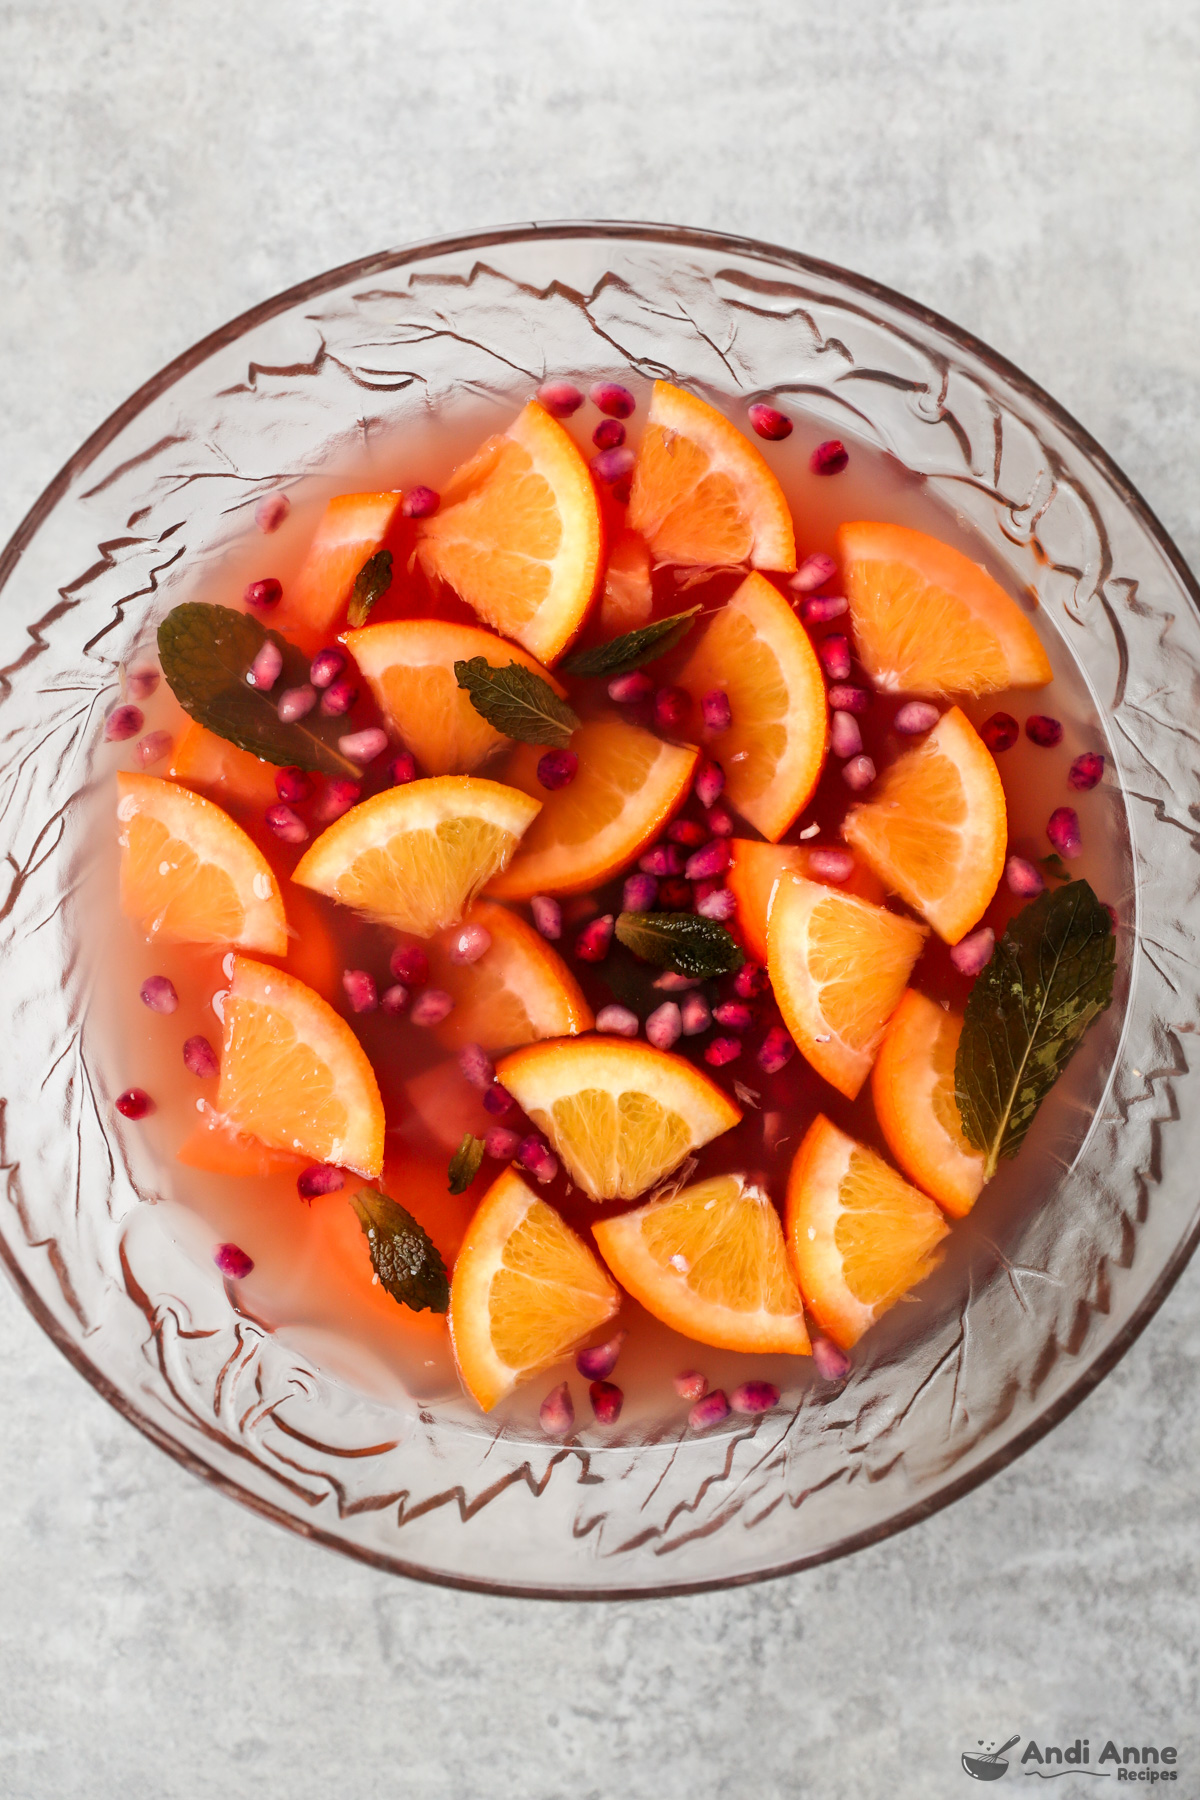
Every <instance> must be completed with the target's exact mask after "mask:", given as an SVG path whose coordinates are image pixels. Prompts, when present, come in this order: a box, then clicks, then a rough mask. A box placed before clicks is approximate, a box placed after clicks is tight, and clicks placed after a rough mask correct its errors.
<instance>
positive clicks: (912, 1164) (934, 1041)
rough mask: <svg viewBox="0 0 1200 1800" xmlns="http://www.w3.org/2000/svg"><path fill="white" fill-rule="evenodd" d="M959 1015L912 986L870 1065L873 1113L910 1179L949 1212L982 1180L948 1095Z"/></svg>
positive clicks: (963, 1209) (966, 1203)
mask: <svg viewBox="0 0 1200 1800" xmlns="http://www.w3.org/2000/svg"><path fill="white" fill-rule="evenodd" d="M962 1026H963V1022H962V1019H961V1018H960V1017H959V1015H958V1014H957V1013H952V1012H943V1010H942V1008H941V1007H940V1006H938V1005H937V1004H936V1003H935V1002H934V1001H932V1000H930V999H928V998H927V996H926V995H924V994H918V993H917V992H916V991H915V990H914V989H912V988H910V989H909V991H908V993H907V994H905V996H904V998H903V1000H901V1002H900V1004H899V1006H898V1007H897V1008H896V1010H895V1012H894V1013H893V1014H892V1016H891V1019H890V1020H889V1022H888V1028H887V1030H886V1031H885V1033H884V1035H883V1042H882V1044H881V1045H880V1046H879V1055H878V1056H877V1057H876V1059H875V1067H874V1069H873V1070H872V1071H871V1097H872V1099H873V1100H874V1102H875V1117H876V1118H877V1119H878V1120H879V1128H880V1130H881V1131H882V1132H883V1135H884V1138H885V1139H886V1141H887V1147H888V1149H889V1150H890V1151H891V1153H892V1155H893V1156H894V1157H895V1159H896V1161H897V1162H898V1163H899V1164H900V1167H901V1168H902V1169H903V1170H904V1173H905V1174H906V1175H907V1176H908V1178H909V1180H910V1181H915V1182H916V1184H917V1186H918V1187H919V1188H922V1189H923V1190H924V1192H925V1193H927V1194H929V1195H930V1196H931V1197H932V1198H933V1199H934V1200H936V1201H937V1203H938V1205H939V1206H940V1207H941V1209H942V1211H943V1212H946V1213H949V1215H950V1217H951V1218H952V1219H961V1218H963V1217H965V1215H966V1214H967V1213H969V1212H970V1210H971V1208H972V1207H973V1206H974V1204H975V1202H976V1200H977V1199H978V1198H979V1190H980V1189H981V1188H982V1186H983V1181H984V1174H983V1154H982V1152H981V1151H979V1150H976V1149H974V1148H973V1147H972V1146H971V1144H969V1143H968V1141H967V1139H966V1137H965V1136H964V1134H963V1128H962V1119H961V1117H960V1115H959V1110H958V1103H957V1101H956V1100H955V1098H954V1061H955V1057H956V1056H957V1055H958V1040H959V1038H960V1037H961V1036H962Z"/></svg>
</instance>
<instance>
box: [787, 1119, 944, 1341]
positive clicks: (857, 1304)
mask: <svg viewBox="0 0 1200 1800" xmlns="http://www.w3.org/2000/svg"><path fill="white" fill-rule="evenodd" d="M948 1230H949V1226H948V1225H947V1224H946V1221H945V1219H944V1218H943V1217H942V1215H941V1213H940V1212H939V1211H938V1209H937V1207H936V1206H935V1205H934V1203H933V1201H932V1200H930V1199H928V1198H927V1196H926V1195H924V1194H922V1193H919V1192H918V1191H917V1189H916V1188H915V1187H910V1186H909V1184H908V1182H907V1181H905V1180H904V1178H903V1177H902V1176H900V1175H897V1173H896V1171H895V1170H894V1169H891V1168H889V1167H888V1165H887V1163H885V1162H884V1160H883V1158H882V1157H881V1156H876V1154H875V1152H874V1151H873V1150H868V1149H867V1148H866V1146H865V1145H864V1144H857V1143H855V1141H854V1139H853V1138H850V1137H847V1136H846V1134H845V1132H844V1131H839V1130H838V1129H837V1127H836V1125H831V1124H830V1122H829V1120H828V1119H826V1118H824V1117H823V1116H822V1115H821V1114H819V1113H818V1115H817V1117H816V1118H815V1119H814V1120H813V1122H812V1124H811V1125H810V1126H809V1128H808V1131H807V1133H806V1134H805V1137H804V1141H803V1142H802V1143H801V1145H800V1148H799V1149H798V1150H797V1152H796V1156H795V1159H794V1161H793V1163H792V1168H791V1174H790V1175H789V1177H788V1192H787V1235H788V1244H789V1247H790V1249H791V1253H792V1262H793V1264H794V1267H795V1270H796V1278H797V1280H798V1281H799V1283H800V1292H801V1293H802V1294H803V1295H804V1300H805V1304H806V1305H807V1307H808V1309H809V1311H810V1312H811V1313H812V1315H813V1317H814V1318H815V1319H816V1321H817V1323H818V1324H819V1325H820V1326H821V1328H822V1330H823V1331H827V1332H828V1333H829V1336H830V1337H831V1338H832V1339H833V1340H834V1342H835V1343H837V1344H840V1345H841V1346H842V1348H843V1350H849V1349H850V1347H851V1345H853V1344H856V1343H857V1342H858V1340H859V1338H860V1337H861V1336H862V1334H863V1332H864V1331H866V1330H867V1328H868V1326H870V1325H873V1324H874V1323H875V1321H876V1319H878V1318H879V1317H880V1315H881V1314H882V1313H885V1312H886V1311H887V1309H888V1307H889V1306H893V1305H894V1304H895V1302H896V1301H897V1300H899V1299H900V1297H901V1295H902V1294H906V1293H907V1292H908V1291H909V1289H910V1288H912V1287H915V1286H916V1284H917V1283H918V1282H919V1281H924V1279H925V1277H926V1276H927V1275H929V1274H932V1272H933V1270H934V1269H935V1268H936V1267H937V1265H938V1262H939V1261H940V1260H941V1257H940V1253H939V1251H938V1245H939V1244H940V1243H941V1241H942V1239H943V1238H944V1237H945V1235H946V1233H947V1231H948Z"/></svg>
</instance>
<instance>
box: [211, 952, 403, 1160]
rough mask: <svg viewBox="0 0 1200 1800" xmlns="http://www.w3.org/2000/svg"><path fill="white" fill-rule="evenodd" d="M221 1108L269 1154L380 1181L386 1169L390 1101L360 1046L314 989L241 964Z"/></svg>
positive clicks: (229, 1013) (233, 986) (233, 987)
mask: <svg viewBox="0 0 1200 1800" xmlns="http://www.w3.org/2000/svg"><path fill="white" fill-rule="evenodd" d="M224 1017H225V1038H224V1043H223V1045H222V1049H221V1081H220V1085H219V1087H218V1089H217V1103H216V1110H217V1112H218V1113H220V1114H222V1115H223V1116H224V1118H225V1120H226V1121H227V1122H228V1123H229V1124H230V1125H232V1126H233V1127H234V1128H235V1130H237V1131H242V1132H248V1133H249V1134H250V1135H251V1136H252V1137H256V1138H257V1139H258V1140H259V1142H260V1143H263V1144H265V1145H266V1146H267V1148H268V1149H269V1150H288V1151H292V1152H294V1154H295V1155H297V1156H303V1157H304V1158H306V1160H308V1161H309V1162H325V1163H333V1164H335V1165H336V1166H337V1167H338V1168H346V1169H353V1170H354V1171H355V1172H356V1173H357V1174H359V1175H366V1176H367V1177H368V1178H370V1179H372V1180H373V1179H374V1177H375V1176H376V1175H378V1173H379V1171H380V1169H381V1168H382V1167H383V1103H382V1101H381V1100H380V1098H379V1087H378V1084H377V1082H376V1080H375V1073H374V1070H373V1069H372V1068H371V1065H370V1063H369V1062H368V1061H367V1058H366V1056H365V1054H364V1052H363V1050H362V1047H361V1045H360V1044H359V1041H358V1039H357V1038H356V1037H355V1035H354V1033H353V1032H352V1031H351V1029H350V1027H349V1026H348V1025H347V1024H346V1022H345V1020H344V1019H340V1018H339V1017H338V1015H337V1013H335V1012H334V1010H333V1008H332V1007H331V1006H329V1005H327V1004H326V1002H325V1001H324V1000H322V999H321V996H320V995H319V994H314V993H313V991H312V989H311V988H306V987H305V986H304V983H303V982H301V981H296V980H295V979H294V977H292V976H291V975H285V974H284V973H283V971H282V970H281V969H272V968H269V967H268V966H267V965H266V964H265V963H257V962H251V961H250V960H249V959H248V958H247V957H244V956H238V957H235V958H234V963H233V977H232V979H231V981H230V984H229V991H228V993H227V994H226V996H225V1001H224Z"/></svg>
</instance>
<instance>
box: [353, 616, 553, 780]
mask: <svg viewBox="0 0 1200 1800" xmlns="http://www.w3.org/2000/svg"><path fill="white" fill-rule="evenodd" d="M342 642H343V643H344V644H345V646H346V648H347V649H348V650H349V652H350V654H351V656H352V657H353V658H354V660H355V662H356V663H357V664H358V666H359V668H360V669H361V670H362V672H363V674H364V675H365V676H366V678H367V680H368V682H369V683H370V685H371V692H372V693H373V694H374V696H375V700H376V703H377V705H378V707H379V710H380V712H381V713H382V714H383V717H384V722H385V724H386V725H387V726H388V727H389V729H390V730H391V731H392V733H393V734H394V735H395V736H396V737H398V738H400V739H402V740H403V742H404V743H405V744H406V745H407V746H408V748H409V749H410V750H411V751H412V753H413V755H414V756H415V757H416V759H417V761H418V763H419V764H420V765H421V767H422V769H423V770H424V771H425V773H426V774H427V775H469V774H470V772H471V770H472V769H477V768H478V767H479V766H480V764H481V763H484V762H486V761H487V759H488V758H489V757H490V756H494V755H495V754H496V752H497V751H498V750H500V749H502V748H503V747H504V745H506V744H508V743H510V742H511V739H509V738H506V737H505V736H504V735H503V734H502V733H501V732H499V731H497V730H496V729H495V727H494V726H492V725H489V724H488V722H487V720H486V719H485V718H484V717H483V714H482V713H478V712H476V710H475V708H474V706H473V705H472V704H471V696H470V695H469V694H468V693H466V692H465V691H464V690H463V689H462V688H460V687H459V685H458V682H457V681H456V680H455V676H454V665H455V663H456V662H469V661H470V660H471V658H472V657H473V656H482V657H483V658H484V659H485V660H486V661H487V662H489V663H490V664H491V666H492V667H493V668H494V669H505V668H507V667H508V665H509V664H510V663H519V664H520V665H521V667H522V668H523V669H528V670H530V672H531V673H532V674H534V675H539V676H540V677H541V679H542V680H543V681H548V682H549V683H550V686H551V687H552V688H553V689H554V691H555V693H556V694H558V695H559V696H560V697H562V698H565V697H566V690H565V688H563V687H562V686H561V685H560V684H559V683H558V682H557V681H555V679H554V677H553V676H552V675H547V673H546V671H545V669H543V668H542V666H541V664H540V663H539V662H536V661H535V660H534V658H533V657H532V656H530V655H529V653H528V651H526V650H522V649H520V648H519V646H518V645H516V644H507V643H505V641H504V639H503V638H498V637H497V636H496V634H495V632H494V631H480V630H479V629H478V628H477V627H476V626H474V625H452V624H450V623H449V622H448V621H446V620H444V619H395V620H393V621H392V622H391V623H390V624H387V625H366V626H364V627H363V629H362V630H361V631H348V632H346V634H345V636H344V637H343V639H342Z"/></svg>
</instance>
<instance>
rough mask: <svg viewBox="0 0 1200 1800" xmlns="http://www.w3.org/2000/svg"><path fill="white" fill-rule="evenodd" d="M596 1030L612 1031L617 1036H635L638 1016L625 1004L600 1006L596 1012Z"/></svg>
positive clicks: (638, 1027) (637, 1028)
mask: <svg viewBox="0 0 1200 1800" xmlns="http://www.w3.org/2000/svg"><path fill="white" fill-rule="evenodd" d="M596 1030H597V1031H612V1032H615V1033H616V1035H617V1036H618V1037H628V1038H635V1037H636V1036H637V1034H638V1031H639V1030H640V1026H639V1024H638V1016H637V1014H636V1013H635V1012H630V1010H629V1008H628V1007H627V1006H617V1005H616V1004H615V1003H614V1004H613V1005H611V1006H602V1007H601V1008H600V1011H599V1012H598V1013H597V1014H596Z"/></svg>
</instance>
